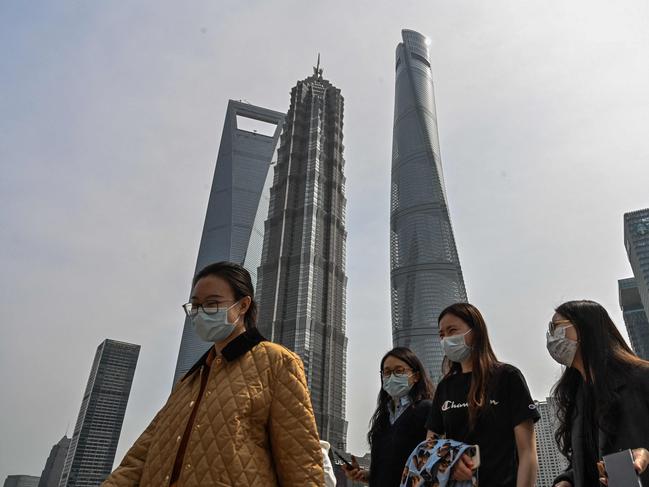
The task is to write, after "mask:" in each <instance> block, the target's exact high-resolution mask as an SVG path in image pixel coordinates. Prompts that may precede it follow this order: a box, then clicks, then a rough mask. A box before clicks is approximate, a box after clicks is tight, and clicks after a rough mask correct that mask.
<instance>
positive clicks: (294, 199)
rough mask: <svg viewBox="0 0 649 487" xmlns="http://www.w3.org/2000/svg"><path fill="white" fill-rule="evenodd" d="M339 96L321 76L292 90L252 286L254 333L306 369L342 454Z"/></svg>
mask: <svg viewBox="0 0 649 487" xmlns="http://www.w3.org/2000/svg"><path fill="white" fill-rule="evenodd" d="M344 164H345V161H344V159H343V97H342V95H341V93H340V90H339V89H338V88H336V87H335V86H333V85H332V84H331V83H330V82H329V81H327V80H326V79H324V78H323V77H322V70H321V69H320V68H319V64H318V67H316V68H314V74H313V75H312V76H310V77H308V78H307V79H305V80H303V81H299V82H298V83H297V86H295V87H294V88H293V89H292V91H291V105H290V109H289V111H288V114H287V117H286V123H285V125H284V131H283V133H282V136H281V142H280V147H279V151H278V158H277V165H276V167H275V176H274V181H273V186H272V189H271V194H270V208H269V213H268V219H267V220H266V233H265V235H264V250H263V257H262V264H261V266H260V268H259V273H258V280H257V295H258V298H259V303H260V309H259V324H258V326H259V329H260V331H261V333H262V334H263V335H264V336H265V337H266V338H268V339H270V340H272V341H274V342H277V343H281V344H283V345H285V346H286V347H288V348H289V349H291V350H293V351H295V352H296V353H298V354H299V355H300V357H301V358H302V361H303V362H304V367H305V371H306V376H307V381H308V384H309V389H310V391H311V401H312V403H313V408H314V411H315V415H316V421H317V423H318V428H319V431H320V436H321V437H322V438H324V439H325V440H327V441H329V442H330V443H331V444H332V445H333V447H334V448H336V449H338V450H341V451H345V445H346V434H347V422H346V421H345V372H346V351H347V337H346V336H345V297H346V287H347V276H346V274H345V243H346V238H347V232H346V230H345V205H346V200H345V176H344V172H343V168H344Z"/></svg>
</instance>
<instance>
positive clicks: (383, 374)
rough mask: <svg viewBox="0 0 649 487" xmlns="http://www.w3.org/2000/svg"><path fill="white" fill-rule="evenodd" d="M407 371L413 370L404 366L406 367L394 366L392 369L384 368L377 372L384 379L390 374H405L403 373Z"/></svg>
mask: <svg viewBox="0 0 649 487" xmlns="http://www.w3.org/2000/svg"><path fill="white" fill-rule="evenodd" d="M408 372H413V370H412V369H408V368H406V367H395V368H394V369H392V370H390V369H384V370H380V371H379V373H380V374H381V377H383V378H385V379H387V378H388V377H390V376H391V375H392V374H396V375H405V374H407V373H408Z"/></svg>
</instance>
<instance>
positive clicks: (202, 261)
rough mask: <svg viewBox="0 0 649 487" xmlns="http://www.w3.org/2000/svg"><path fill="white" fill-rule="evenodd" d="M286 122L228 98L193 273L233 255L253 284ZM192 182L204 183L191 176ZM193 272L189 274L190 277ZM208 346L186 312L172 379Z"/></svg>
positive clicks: (187, 367)
mask: <svg viewBox="0 0 649 487" xmlns="http://www.w3.org/2000/svg"><path fill="white" fill-rule="evenodd" d="M283 122H284V114H283V113H279V112H275V111H273V110H268V109H266V108H262V107H257V106H254V105H250V104H248V103H244V102H240V101H233V100H230V102H229V103H228V109H227V112H226V116H225V122H224V124H223V133H222V135H221V145H220V147H219V154H218V157H217V160H216V168H215V170H214V179H213V180H212V189H211V192H210V197H209V201H208V204H207V213H206V216H205V224H204V226H203V235H202V237H201V243H200V247H199V250H198V258H197V259H196V268H195V270H194V274H196V273H197V272H198V271H200V270H201V269H202V268H203V267H205V266H206V265H208V264H212V263H214V262H219V261H230V262H236V263H238V264H242V265H243V266H244V267H245V268H246V269H247V270H248V271H249V272H250V275H251V277H252V283H253V285H254V284H255V282H256V280H257V275H256V274H257V268H258V267H259V264H260V262H261V251H262V246H263V239H264V222H265V221H266V216H267V214H268V201H269V195H270V186H271V184H272V180H273V164H272V163H273V160H274V155H275V154H276V146H277V142H278V141H279V134H280V133H281V130H282V123H283ZM255 127H256V128H255ZM188 184H190V185H199V186H200V185H201V184H202V183H201V182H200V181H195V180H192V181H189V182H188ZM192 277H193V275H189V274H188V275H187V280H188V281H189V280H190V279H191V278H192ZM178 309H179V312H180V307H179V308H178ZM210 346H211V344H210V343H208V342H205V341H203V340H201V339H200V337H198V335H196V333H195V332H194V329H193V328H192V324H191V321H190V320H189V318H185V323H184V327H183V333H182V338H181V342H180V351H179V353H178V361H177V363H176V370H175V373H174V380H173V383H174V384H175V383H176V382H177V381H178V380H179V379H180V378H181V377H182V376H183V375H184V374H185V373H186V372H187V371H188V370H189V369H190V368H191V366H192V365H194V363H195V362H196V361H197V360H198V359H199V358H200V357H201V356H202V355H203V354H204V353H205V352H206V351H207V349H208V348H209V347H210Z"/></svg>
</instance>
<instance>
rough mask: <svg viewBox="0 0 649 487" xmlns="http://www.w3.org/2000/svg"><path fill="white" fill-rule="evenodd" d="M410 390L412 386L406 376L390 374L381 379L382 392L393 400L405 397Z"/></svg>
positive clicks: (408, 377)
mask: <svg viewBox="0 0 649 487" xmlns="http://www.w3.org/2000/svg"><path fill="white" fill-rule="evenodd" d="M410 389H412V384H410V376H409V375H408V374H391V375H390V376H389V377H384V378H383V390H384V391H385V392H387V393H388V394H389V395H390V396H391V397H393V398H395V399H398V398H400V397H403V396H405V395H406V394H408V393H409V392H410Z"/></svg>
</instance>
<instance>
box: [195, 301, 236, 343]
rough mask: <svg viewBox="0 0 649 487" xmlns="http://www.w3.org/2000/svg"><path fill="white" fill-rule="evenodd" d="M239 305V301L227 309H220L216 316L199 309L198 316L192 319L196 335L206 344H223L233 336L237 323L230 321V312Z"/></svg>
mask: <svg viewBox="0 0 649 487" xmlns="http://www.w3.org/2000/svg"><path fill="white" fill-rule="evenodd" d="M238 303H239V301H237V302H236V303H234V304H233V305H232V306H230V307H229V308H226V309H220V310H218V311H217V312H216V313H214V314H209V315H208V314H207V313H205V311H203V310H202V309H199V311H198V313H197V314H196V316H194V317H192V319H191V321H192V326H193V327H194V331H195V332H196V334H197V335H198V336H199V337H201V338H202V339H203V340H205V341H206V342H221V341H223V340H225V339H226V338H227V337H229V336H230V335H232V333H233V332H234V328H235V326H236V324H237V321H239V319H241V316H239V318H237V319H236V320H235V321H234V323H230V322H229V321H228V311H229V310H230V309H232V308H233V307H234V306H236V305H237V304H238Z"/></svg>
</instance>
